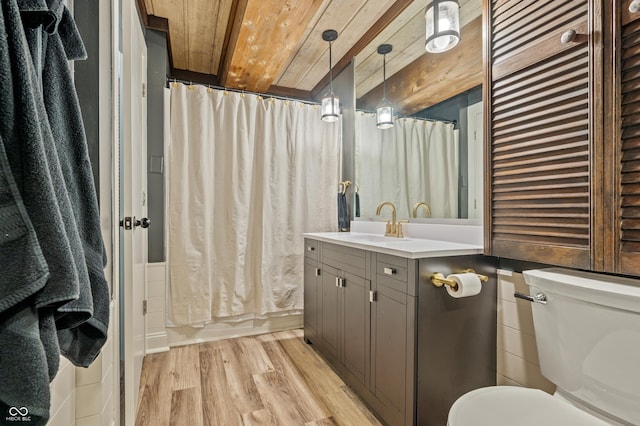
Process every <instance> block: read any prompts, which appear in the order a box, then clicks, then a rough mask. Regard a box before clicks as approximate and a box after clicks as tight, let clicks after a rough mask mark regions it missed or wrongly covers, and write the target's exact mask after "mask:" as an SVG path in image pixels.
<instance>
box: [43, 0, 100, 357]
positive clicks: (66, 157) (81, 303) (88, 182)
mask: <svg viewBox="0 0 640 426" xmlns="http://www.w3.org/2000/svg"><path fill="white" fill-rule="evenodd" d="M57 3H58V6H57V7H58V9H57V11H56V16H57V17H58V25H57V27H56V29H57V32H56V33H53V34H51V35H45V37H47V42H46V51H45V60H44V67H43V78H42V81H43V95H44V104H45V109H46V111H47V115H48V117H49V125H50V127H51V130H52V133H53V137H54V140H55V142H56V149H57V152H58V157H59V158H60V166H61V170H62V175H63V177H64V180H65V186H66V188H67V192H68V195H69V200H70V202H71V208H72V211H73V212H74V213H75V217H76V221H77V229H78V233H79V237H80V240H81V241H82V247H83V249H84V253H83V254H84V256H83V257H78V259H83V260H84V261H85V262H86V270H87V272H88V274H89V281H88V284H89V285H84V286H83V285H81V286H80V297H79V299H78V300H76V301H73V302H71V303H68V304H67V305H65V306H62V307H61V308H60V309H58V313H59V314H62V315H64V316H63V317H61V318H58V319H57V321H56V322H57V323H58V328H59V329H62V330H60V331H59V332H58V336H59V339H60V349H61V351H62V354H63V355H65V356H66V357H67V358H68V359H69V360H70V361H71V362H73V363H74V364H75V365H79V366H84V367H87V366H89V364H91V362H92V361H93V360H94V359H95V357H96V356H97V355H98V353H99V351H100V349H101V348H102V346H103V344H104V342H105V341H106V338H107V326H108V323H109V301H110V296H109V289H108V285H107V281H106V279H105V276H104V271H103V270H104V267H105V266H106V261H107V259H106V255H105V250H104V244H103V240H102V232H101V229H100V213H99V210H98V198H97V195H96V190H95V187H94V182H93V171H92V168H91V162H90V160H89V153H88V148H87V140H86V137H85V131H84V125H83V122H82V114H81V111H80V104H79V102H78V98H77V95H76V92H75V86H74V83H73V79H72V77H71V72H70V70H69V66H68V65H67V61H68V60H77V59H83V58H86V51H85V49H84V45H83V43H82V39H81V38H80V34H79V33H78V30H77V27H76V25H75V22H74V21H73V18H72V16H71V14H70V12H69V11H68V10H67V8H66V7H65V6H64V5H63V4H62V3H61V2H60V1H58V2H57ZM50 82H55V83H54V84H51V83H50ZM81 284H82V282H81ZM85 284H86V282H85ZM78 311H84V312H88V313H91V314H92V315H91V317H90V318H89V319H87V320H86V321H84V322H82V323H80V324H77V325H74V324H72V323H67V324H64V325H68V326H64V325H61V324H60V322H61V319H62V318H64V317H66V316H68V315H69V314H72V315H73V316H75V315H76V312H78ZM65 322H66V321H65Z"/></svg>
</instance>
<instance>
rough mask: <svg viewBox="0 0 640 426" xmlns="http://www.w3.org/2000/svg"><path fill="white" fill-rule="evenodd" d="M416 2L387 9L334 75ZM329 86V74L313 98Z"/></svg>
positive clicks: (408, 0)
mask: <svg viewBox="0 0 640 426" xmlns="http://www.w3.org/2000/svg"><path fill="white" fill-rule="evenodd" d="M413 1H414V0H397V1H396V2H395V3H394V4H392V5H391V7H389V9H387V11H386V12H385V13H384V15H382V16H381V17H380V19H378V20H377V21H376V23H375V24H374V25H373V26H372V27H371V28H369V30H368V31H367V32H366V33H365V34H364V35H363V36H362V38H360V40H358V42H357V43H356V44H355V45H354V46H353V47H352V48H351V49H349V51H348V52H347V53H346V54H345V55H344V56H343V57H342V58H341V59H340V60H339V61H338V62H337V63H336V64H335V65H334V66H333V75H334V76H336V75H338V74H340V72H341V71H342V70H344V69H345V68H346V67H347V66H348V65H349V64H350V63H351V59H353V57H354V56H356V55H357V54H358V53H360V52H362V50H363V49H364V48H365V47H367V46H368V45H369V43H371V41H372V40H373V39H374V38H376V36H377V35H378V34H380V33H381V32H382V30H384V29H385V28H386V27H387V25H389V24H390V23H391V22H393V20H394V19H396V18H397V17H398V15H400V14H401V13H402V11H404V10H405V9H406V8H407V6H409V5H410V4H411V3H412V2H413ZM327 85H329V73H327V74H326V75H325V76H324V77H323V78H322V80H320V81H319V82H318V84H316V85H315V87H314V88H313V89H312V90H311V95H312V97H313V98H317V97H318V95H319V94H320V92H321V91H322V90H323V89H324V88H325V87H327Z"/></svg>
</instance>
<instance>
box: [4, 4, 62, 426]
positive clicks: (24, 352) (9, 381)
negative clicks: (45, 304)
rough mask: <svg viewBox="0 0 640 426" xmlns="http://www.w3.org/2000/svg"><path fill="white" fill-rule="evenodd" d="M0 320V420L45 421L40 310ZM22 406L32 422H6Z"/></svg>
mask: <svg viewBox="0 0 640 426" xmlns="http://www.w3.org/2000/svg"><path fill="white" fill-rule="evenodd" d="M3 3H5V2H4V0H3ZM0 324H1V326H0V362H1V363H2V364H0V365H1V366H2V367H1V368H0V424H3V425H4V424H28V425H45V424H46V423H47V419H48V418H49V408H50V404H51V402H50V390H49V374H48V368H47V354H46V353H45V348H44V346H43V345H42V341H41V340H40V332H39V321H38V310H37V309H36V308H35V306H34V304H33V303H32V301H31V300H25V301H23V302H21V303H20V304H18V305H16V306H14V307H12V308H11V309H9V310H7V311H5V312H3V313H2V314H0ZM23 407H25V408H26V410H27V412H26V414H28V416H29V417H31V421H30V422H22V421H16V422H6V423H5V419H6V418H7V417H13V416H12V414H15V409H16V408H19V409H21V410H22V408H23ZM12 408H13V410H11V409H12ZM23 414H25V413H23Z"/></svg>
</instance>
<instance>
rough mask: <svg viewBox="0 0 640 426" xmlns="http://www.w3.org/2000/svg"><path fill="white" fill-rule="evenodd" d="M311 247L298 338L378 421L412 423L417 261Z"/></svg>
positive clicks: (335, 247)
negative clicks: (349, 388) (347, 386)
mask: <svg viewBox="0 0 640 426" xmlns="http://www.w3.org/2000/svg"><path fill="white" fill-rule="evenodd" d="M310 244H316V250H310V251H309V252H307V256H306V257H305V311H304V323H305V330H304V336H305V341H306V342H307V343H310V344H313V346H314V348H315V349H316V350H317V351H318V352H319V353H320V354H321V355H322V356H323V357H324V358H325V359H326V360H327V361H328V362H329V363H330V364H331V365H332V366H333V368H334V369H335V370H336V372H337V373H338V374H339V375H340V376H341V377H342V379H343V380H344V381H345V382H346V383H347V384H349V386H351V388H352V389H354V391H355V392H356V393H357V394H358V395H359V396H360V397H361V398H362V399H363V400H364V401H365V402H366V403H367V404H368V405H369V406H370V407H371V408H372V409H373V410H374V411H375V412H376V414H377V415H378V416H379V417H380V418H381V419H382V420H383V421H384V422H385V423H387V424H390V425H411V424H414V423H415V406H414V401H415V363H416V360H415V345H416V332H415V318H416V312H415V310H416V303H415V286H416V283H417V276H416V266H417V261H415V260H408V259H405V258H400V257H395V256H388V255H384V254H380V253H374V252H370V251H365V250H359V249H354V248H349V247H345V246H340V245H336V244H330V243H326V242H319V241H313V240H305V247H309V246H310ZM310 253H316V254H317V255H318V259H317V260H316V259H315V255H310ZM316 270H318V271H319V272H318V273H319V276H318V275H316V274H317V273H316ZM409 283H411V284H409ZM314 323H315V324H316V325H315V327H314V325H313V324H314ZM307 325H309V327H310V328H309V329H308V330H307Z"/></svg>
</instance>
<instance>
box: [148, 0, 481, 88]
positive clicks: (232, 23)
mask: <svg viewBox="0 0 640 426" xmlns="http://www.w3.org/2000/svg"><path fill="white" fill-rule="evenodd" d="M427 3H430V1H429V0H415V1H414V0H215V1H212V0H138V4H139V6H140V10H141V15H142V19H143V22H144V23H145V25H146V26H147V27H148V28H152V29H157V30H162V31H166V32H167V39H168V50H169V57H170V65H171V76H172V77H175V78H178V79H183V80H188V81H194V82H199V83H206V84H212V85H217V86H223V87H228V88H232V89H241V90H247V91H251V92H257V93H267V94H275V95H287V96H292V97H298V98H302V99H317V97H318V95H319V94H320V91H321V90H323V89H324V87H325V86H326V84H327V83H328V69H329V49H328V47H329V46H328V43H327V42H325V41H323V40H322V32H323V31H324V30H326V29H335V30H337V31H338V33H339V37H338V39H337V40H336V41H335V42H334V43H333V47H332V53H333V65H334V75H335V74H336V73H338V72H339V71H341V70H342V69H343V68H344V67H345V66H347V65H348V64H349V63H350V62H351V59H352V58H353V57H355V58H356V62H355V63H356V65H357V68H356V74H357V80H358V81H357V83H358V84H357V96H358V98H360V97H363V96H365V95H366V93H368V92H371V91H372V90H374V89H376V87H378V86H379V85H380V83H381V81H382V60H381V58H380V55H378V54H377V53H376V48H377V46H378V44H381V43H392V44H394V46H395V47H394V52H392V53H391V54H390V55H389V56H388V57H387V60H388V62H387V63H388V66H387V77H388V78H389V77H390V76H392V75H393V74H395V73H397V72H399V71H401V70H402V69H404V68H406V67H408V66H410V65H411V63H413V62H414V61H415V60H416V59H417V58H418V57H420V56H422V55H424V53H425V51H424V25H425V23H424V11H425V8H426V6H427ZM480 3H481V0H461V1H460V4H461V21H462V24H465V23H466V22H469V21H471V20H472V19H473V18H474V17H476V16H479V15H480V9H481V5H480ZM474 60H475V58H474ZM480 73H481V70H480Z"/></svg>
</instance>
